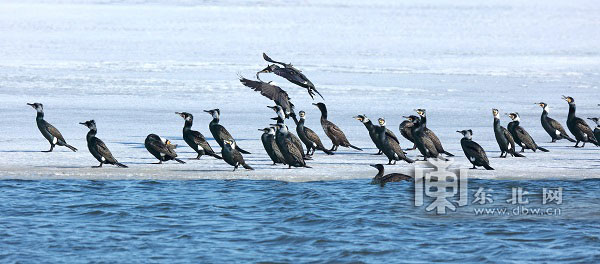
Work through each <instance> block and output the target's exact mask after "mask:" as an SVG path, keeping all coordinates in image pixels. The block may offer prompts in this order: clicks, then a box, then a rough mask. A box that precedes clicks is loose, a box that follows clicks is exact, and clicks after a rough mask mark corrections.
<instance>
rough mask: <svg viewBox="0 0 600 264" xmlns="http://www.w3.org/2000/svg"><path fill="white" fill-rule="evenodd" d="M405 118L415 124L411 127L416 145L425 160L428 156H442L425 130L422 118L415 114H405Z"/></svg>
mask: <svg viewBox="0 0 600 264" xmlns="http://www.w3.org/2000/svg"><path fill="white" fill-rule="evenodd" d="M405 118H407V119H408V121H410V122H412V123H413V126H412V127H411V133H412V135H413V138H414V140H415V145H417V149H418V150H419V152H421V155H423V158H424V160H427V159H428V158H440V154H439V152H438V151H437V148H436V147H435V145H434V144H433V142H432V141H431V139H430V138H429V137H428V136H427V135H425V132H424V131H423V130H424V127H423V125H422V124H421V118H420V117H418V116H414V115H411V116H405Z"/></svg>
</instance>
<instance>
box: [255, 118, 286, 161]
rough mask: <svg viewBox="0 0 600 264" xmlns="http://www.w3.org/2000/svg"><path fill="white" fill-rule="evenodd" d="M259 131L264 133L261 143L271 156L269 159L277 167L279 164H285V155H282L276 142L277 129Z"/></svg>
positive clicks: (266, 128) (270, 128)
mask: <svg viewBox="0 0 600 264" xmlns="http://www.w3.org/2000/svg"><path fill="white" fill-rule="evenodd" d="M258 131H262V132H263V134H262V136H261V137H260V141H261V142H262V144H263V147H264V148H265V151H266V152H267V155H269V158H271V161H273V165H276V164H277V163H281V164H285V158H284V157H283V154H281V151H280V150H279V147H278V146H277V142H275V129H273V127H265V128H263V129H259V130H258Z"/></svg>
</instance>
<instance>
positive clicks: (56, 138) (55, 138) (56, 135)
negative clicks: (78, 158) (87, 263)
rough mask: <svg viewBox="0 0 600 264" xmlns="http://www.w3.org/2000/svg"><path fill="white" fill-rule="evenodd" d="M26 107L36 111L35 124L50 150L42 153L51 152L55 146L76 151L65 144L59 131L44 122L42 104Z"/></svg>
mask: <svg viewBox="0 0 600 264" xmlns="http://www.w3.org/2000/svg"><path fill="white" fill-rule="evenodd" d="M27 105H29V106H31V107H33V109H35V110H36V111H37V116H36V118H35V122H36V123H37V126H38V128H39V129H40V132H42V135H43V136H44V137H45V138H46V139H47V140H48V142H49V143H50V150H48V151H42V152H52V150H54V146H57V145H58V146H64V147H67V148H69V149H70V150H72V151H77V149H76V148H75V147H73V146H71V145H69V144H67V141H66V140H65V138H64V137H63V136H62V134H60V131H58V129H56V128H55V127H54V126H53V125H51V124H50V123H48V122H46V120H44V105H43V104H41V103H32V104H30V103H28V104H27Z"/></svg>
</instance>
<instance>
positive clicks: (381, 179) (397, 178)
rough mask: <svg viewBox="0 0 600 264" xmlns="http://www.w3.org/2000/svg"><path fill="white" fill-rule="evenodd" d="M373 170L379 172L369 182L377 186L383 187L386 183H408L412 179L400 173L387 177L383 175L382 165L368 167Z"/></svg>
mask: <svg viewBox="0 0 600 264" xmlns="http://www.w3.org/2000/svg"><path fill="white" fill-rule="evenodd" d="M369 166H371V167H373V168H376V169H377V170H378V171H379V172H377V175H375V177H374V178H373V180H371V184H379V186H381V187H383V186H385V184H386V183H388V182H401V181H410V180H412V179H413V177H411V176H408V175H405V174H402V173H390V174H387V175H385V176H384V175H383V172H384V167H383V164H371V165H369Z"/></svg>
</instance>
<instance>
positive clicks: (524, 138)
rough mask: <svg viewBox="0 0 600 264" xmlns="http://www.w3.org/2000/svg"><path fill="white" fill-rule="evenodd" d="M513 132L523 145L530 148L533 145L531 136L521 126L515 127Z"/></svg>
mask: <svg viewBox="0 0 600 264" xmlns="http://www.w3.org/2000/svg"><path fill="white" fill-rule="evenodd" d="M515 133H516V135H517V137H518V138H519V140H520V141H521V143H523V145H525V146H527V147H528V148H530V149H533V148H534V147H535V142H534V141H533V138H531V136H530V135H529V133H527V131H526V130H525V129H524V128H523V127H521V126H517V127H515Z"/></svg>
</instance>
